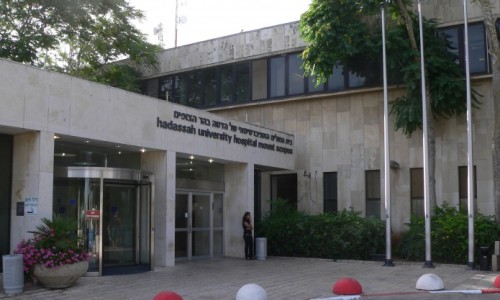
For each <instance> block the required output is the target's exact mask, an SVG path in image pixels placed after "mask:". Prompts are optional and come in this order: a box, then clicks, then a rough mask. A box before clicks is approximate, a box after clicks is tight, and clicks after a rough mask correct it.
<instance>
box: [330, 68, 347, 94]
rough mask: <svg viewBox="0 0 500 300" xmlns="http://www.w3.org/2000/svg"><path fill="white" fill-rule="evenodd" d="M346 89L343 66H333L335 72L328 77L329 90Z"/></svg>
mask: <svg viewBox="0 0 500 300" xmlns="http://www.w3.org/2000/svg"><path fill="white" fill-rule="evenodd" d="M343 89H345V81H344V71H343V68H342V66H335V67H333V72H332V75H331V76H330V78H329V79H328V90H329V91H337V90H343Z"/></svg>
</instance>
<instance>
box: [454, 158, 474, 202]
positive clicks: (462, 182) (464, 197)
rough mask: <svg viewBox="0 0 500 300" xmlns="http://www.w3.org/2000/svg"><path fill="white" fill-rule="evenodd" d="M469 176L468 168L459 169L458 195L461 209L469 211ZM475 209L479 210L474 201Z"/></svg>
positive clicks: (461, 167)
mask: <svg viewBox="0 0 500 300" xmlns="http://www.w3.org/2000/svg"><path fill="white" fill-rule="evenodd" d="M473 176H474V199H477V178H476V166H474V175H473ZM468 182H469V174H468V167H467V166H460V167H458V194H459V198H460V200H459V205H460V208H461V209H465V210H467V207H468V205H467V202H468V197H469V196H468V190H469V184H468ZM474 208H477V201H474Z"/></svg>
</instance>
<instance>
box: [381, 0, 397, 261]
mask: <svg viewBox="0 0 500 300" xmlns="http://www.w3.org/2000/svg"><path fill="white" fill-rule="evenodd" d="M380 16H381V19H382V70H383V77H384V193H385V252H386V254H385V263H384V267H392V266H394V263H393V262H392V251H391V176H390V175H391V174H390V171H391V170H390V160H389V159H390V157H389V154H390V149H389V110H388V97H387V62H386V58H387V56H386V53H385V9H384V2H382V6H381V8H380Z"/></svg>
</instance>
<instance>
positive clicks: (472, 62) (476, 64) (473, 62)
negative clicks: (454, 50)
mask: <svg viewBox="0 0 500 300" xmlns="http://www.w3.org/2000/svg"><path fill="white" fill-rule="evenodd" d="M468 30H469V69H470V72H471V73H482V72H486V70H487V68H486V42H485V35H484V26H483V24H482V23H480V24H474V25H469V28H468ZM464 57H465V54H464Z"/></svg>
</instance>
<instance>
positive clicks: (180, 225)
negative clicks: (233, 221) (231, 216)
mask: <svg viewBox="0 0 500 300" xmlns="http://www.w3.org/2000/svg"><path fill="white" fill-rule="evenodd" d="M222 199H223V194H222V193H204V192H180V191H178V192H177V194H176V197H175V258H176V260H185V259H187V260H192V259H201V258H210V257H216V256H222V255H223V232H224V231H223V229H224V222H223V201H222Z"/></svg>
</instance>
